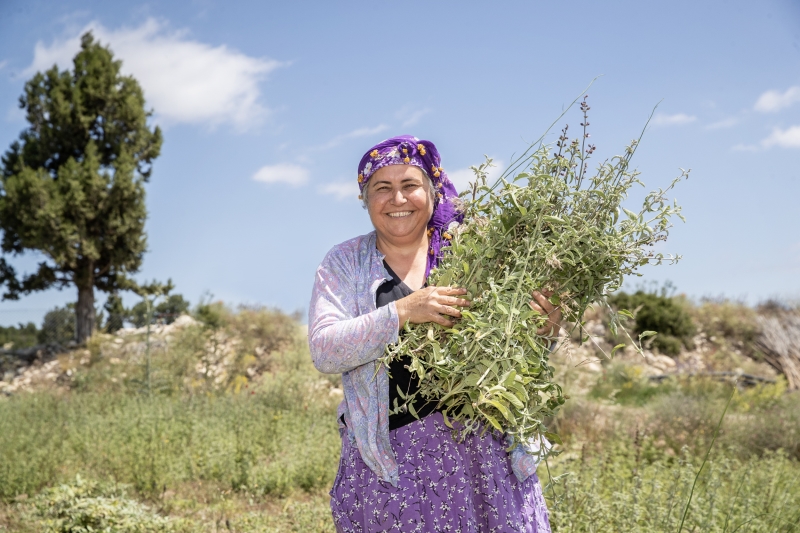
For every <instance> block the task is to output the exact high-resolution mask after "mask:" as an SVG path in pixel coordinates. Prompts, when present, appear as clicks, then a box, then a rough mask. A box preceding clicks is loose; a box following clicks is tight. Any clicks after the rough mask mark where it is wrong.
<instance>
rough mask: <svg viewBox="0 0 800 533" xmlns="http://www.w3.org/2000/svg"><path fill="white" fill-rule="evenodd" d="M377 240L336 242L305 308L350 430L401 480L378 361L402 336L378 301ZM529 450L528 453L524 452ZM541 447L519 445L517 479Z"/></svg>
mask: <svg viewBox="0 0 800 533" xmlns="http://www.w3.org/2000/svg"><path fill="white" fill-rule="evenodd" d="M383 258H384V255H383V254H382V253H380V252H379V251H378V249H377V247H376V246H375V232H374V231H373V232H371V233H368V234H367V235H362V236H360V237H356V238H355V239H350V240H349V241H345V242H343V243H341V244H338V245H336V246H334V247H333V249H331V251H329V252H328V254H327V255H326V256H325V259H323V260H322V263H321V264H320V265H319V267H318V268H317V273H316V279H315V281H314V290H313V292H312V295H311V305H310V306H309V310H308V344H309V347H310V348H311V357H312V359H313V360H314V366H316V367H317V370H319V371H320V372H324V373H326V374H342V387H343V388H344V400H342V403H341V405H339V416H341V415H342V414H344V415H345V420H347V434H348V436H349V438H350V439H351V442H355V444H356V445H357V447H358V450H359V452H360V453H361V458H362V459H363V460H364V462H365V463H366V464H367V466H369V467H370V469H371V470H372V471H373V472H375V474H376V475H377V476H378V477H380V478H381V479H382V480H384V481H387V482H389V483H391V484H392V485H394V486H397V484H398V481H399V477H398V466H397V460H396V459H395V455H394V451H393V450H392V447H391V444H390V443H389V376H388V374H387V371H386V367H385V366H384V365H382V364H380V363H379V362H378V361H377V359H378V358H379V357H381V356H382V355H383V352H384V349H385V348H386V345H387V344H391V343H393V342H396V341H397V336H398V331H399V329H400V323H399V319H398V315H397V307H396V306H395V303H394V302H392V303H390V304H389V305H387V306H384V307H381V308H380V309H378V308H376V307H375V294H376V292H377V290H378V287H379V286H380V284H381V283H383V282H384V281H385V280H388V279H391V276H390V275H389V273H388V272H387V271H386V269H385V268H384V266H383ZM526 450H527V451H526ZM537 451H538V446H536V444H535V443H534V444H533V445H530V446H525V447H523V446H521V445H519V446H517V447H516V448H514V450H513V451H511V453H510V457H511V468H512V470H513V471H514V474H515V475H516V476H517V478H518V479H519V480H520V481H524V480H525V479H526V478H527V477H528V476H530V475H531V474H533V473H534V472H535V471H536V466H537V465H538V462H539V460H538V457H537V456H536V455H532V454H531V453H528V452H532V453H534V454H535V453H536V452H537Z"/></svg>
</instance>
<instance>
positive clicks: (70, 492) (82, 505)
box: [34, 477, 192, 533]
mask: <svg viewBox="0 0 800 533" xmlns="http://www.w3.org/2000/svg"><path fill="white" fill-rule="evenodd" d="M34 504H35V509H36V512H35V514H36V516H37V517H38V518H39V519H40V526H41V529H40V530H39V531H42V532H43V533H87V532H91V531H98V532H101V531H107V532H114V533H178V532H182V531H192V529H190V528H189V524H188V523H187V522H185V521H183V520H174V519H171V518H166V517H163V516H159V515H157V514H155V513H153V512H152V511H151V510H150V509H149V508H148V507H147V506H145V505H142V504H141V503H139V502H137V501H135V500H131V499H129V498H128V497H127V491H126V488H125V486H124V485H117V484H101V483H98V482H94V481H85V480H83V479H81V478H80V477H77V478H76V479H75V481H73V482H72V483H69V484H65V485H60V486H58V487H54V488H50V489H46V490H44V491H43V492H42V493H41V494H40V495H39V496H37V497H36V499H35V501H34Z"/></svg>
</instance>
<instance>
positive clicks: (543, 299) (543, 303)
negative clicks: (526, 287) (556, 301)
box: [531, 291, 555, 315]
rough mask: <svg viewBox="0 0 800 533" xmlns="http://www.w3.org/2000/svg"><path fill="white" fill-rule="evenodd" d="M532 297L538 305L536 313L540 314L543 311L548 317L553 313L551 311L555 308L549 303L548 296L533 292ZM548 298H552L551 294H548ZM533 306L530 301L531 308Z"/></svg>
mask: <svg viewBox="0 0 800 533" xmlns="http://www.w3.org/2000/svg"><path fill="white" fill-rule="evenodd" d="M532 296H533V299H534V300H535V302H536V303H537V304H539V305H538V306H537V307H539V309H538V311H540V312H542V311H543V312H544V314H546V315H548V314H550V313H551V312H552V311H553V309H555V306H554V305H553V304H551V303H550V300H548V298H549V296H545V295H544V294H543V293H541V292H539V291H533V294H532ZM550 296H552V293H550ZM534 305H535V304H534V302H533V301H531V307H534Z"/></svg>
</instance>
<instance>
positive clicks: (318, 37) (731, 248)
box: [0, 0, 800, 325]
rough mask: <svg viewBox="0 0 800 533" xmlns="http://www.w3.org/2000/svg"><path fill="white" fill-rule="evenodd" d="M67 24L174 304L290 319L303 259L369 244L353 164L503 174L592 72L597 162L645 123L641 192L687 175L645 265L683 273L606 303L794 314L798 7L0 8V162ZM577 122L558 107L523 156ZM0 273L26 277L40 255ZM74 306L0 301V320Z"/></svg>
mask: <svg viewBox="0 0 800 533" xmlns="http://www.w3.org/2000/svg"><path fill="white" fill-rule="evenodd" d="M88 30H91V31H92V32H93V33H94V35H95V37H96V38H98V39H99V40H100V41H101V43H103V44H105V45H108V46H109V47H110V49H111V50H112V51H113V53H114V54H115V56H116V57H118V58H119V59H121V60H122V62H123V67H122V68H123V72H125V73H127V74H131V75H133V76H134V77H136V78H137V79H138V80H139V82H140V84H141V85H142V87H143V89H144V94H145V98H146V99H147V105H148V107H149V108H151V109H152V110H153V116H152V118H151V123H152V124H153V125H156V124H157V125H159V126H160V127H161V128H162V129H163V134H164V144H163V147H162V151H161V155H160V157H159V158H158V159H157V160H156V161H155V163H154V171H153V175H152V177H151V179H150V182H149V184H148V185H147V207H148V212H149V216H148V220H147V225H146V230H147V236H148V237H147V238H148V251H147V253H146V255H145V258H144V262H143V267H142V269H141V271H140V272H139V273H138V274H136V275H135V276H134V277H135V278H136V279H138V280H140V281H146V280H151V279H158V280H166V279H168V278H169V279H172V281H173V282H174V284H175V287H176V288H175V292H178V293H181V294H183V295H184V296H185V297H186V298H187V299H189V300H190V301H191V302H192V303H197V302H198V301H199V300H200V299H201V298H206V299H208V298H213V299H214V300H222V301H224V302H227V303H229V304H231V305H237V304H256V305H267V306H273V307H278V308H280V309H283V310H285V311H295V310H300V311H303V312H305V311H306V310H307V305H308V301H309V299H310V294H311V286H312V283H313V276H314V271H315V268H316V266H317V265H318V264H319V262H320V261H321V260H322V258H323V257H324V255H325V253H326V252H327V251H328V250H329V249H330V248H331V247H332V246H334V245H335V244H337V243H339V242H342V241H344V240H347V239H349V238H351V237H355V236H357V235H361V234H364V233H367V232H368V231H370V230H371V229H372V227H371V225H370V222H369V218H368V216H367V214H366V212H365V211H364V210H363V209H362V207H361V205H360V203H359V201H358V200H357V198H356V197H357V194H358V191H357V186H356V167H357V164H358V161H359V159H360V158H361V156H362V154H363V153H364V152H365V151H366V150H367V149H368V148H369V147H370V146H372V145H373V144H375V143H377V142H379V141H381V140H383V139H385V138H387V137H390V136H393V135H399V134H412V135H416V136H417V137H420V138H424V139H430V140H431V141H433V142H434V143H436V145H437V147H438V148H439V151H440V153H441V154H442V159H443V166H444V168H445V169H446V170H447V171H448V173H449V174H450V175H451V176H452V177H454V181H456V183H457V184H458V185H461V186H463V185H464V184H465V183H466V181H467V179H468V176H469V171H468V168H469V166H470V165H474V164H478V163H480V162H481V161H482V160H483V158H484V155H488V156H491V157H493V158H494V159H495V161H496V162H498V164H499V166H500V168H502V165H503V164H504V163H506V164H507V163H508V161H510V159H511V157H512V155H513V154H514V153H519V152H521V151H523V150H524V149H525V147H526V146H527V143H528V142H531V141H534V140H536V139H537V138H539V137H540V136H541V135H542V134H543V133H545V132H546V131H547V128H548V127H549V126H550V124H551V123H552V122H553V121H554V120H556V119H557V118H558V116H559V115H560V114H561V113H562V111H563V110H564V109H566V107H567V106H568V105H569V104H570V103H571V102H572V101H573V100H574V99H575V98H576V97H577V96H578V95H579V94H580V93H581V91H583V90H584V88H586V87H587V86H588V85H589V84H590V82H591V81H592V80H593V79H595V78H597V80H596V81H595V82H594V83H593V84H592V86H591V87H590V89H589V90H588V94H589V103H590V106H591V108H592V109H591V111H590V123H591V126H590V132H591V135H592V140H593V142H594V143H595V144H596V145H597V152H596V153H595V155H594V156H593V157H594V159H595V160H596V161H597V160H602V159H604V158H606V157H610V156H613V155H616V154H618V153H621V152H622V151H623V149H624V147H625V145H626V144H627V143H628V142H629V141H630V140H631V139H633V138H635V137H638V135H639V133H640V132H641V130H642V128H643V127H644V125H645V123H646V122H647V119H648V117H649V116H650V114H651V112H653V109H654V107H655V106H656V105H657V106H658V107H657V109H656V110H655V115H654V117H653V120H652V121H651V122H650V125H649V127H648V129H647V131H646V132H645V134H644V138H643V141H642V144H641V146H640V147H639V149H638V151H637V153H636V155H635V157H634V159H633V163H634V165H635V166H637V167H638V169H639V170H640V171H641V176H640V178H641V179H642V180H643V181H644V182H645V184H646V186H647V189H648V190H649V189H654V188H658V187H663V186H666V185H667V184H668V183H669V182H670V180H671V179H672V178H673V177H675V176H678V175H679V174H680V172H681V171H680V169H681V168H684V169H689V168H690V169H691V173H690V178H689V180H688V181H686V182H683V183H681V184H680V185H679V187H678V188H677V190H676V191H675V194H674V196H675V197H676V198H677V199H678V202H679V203H680V204H681V205H682V206H683V213H684V215H685V217H686V220H687V221H686V223H685V224H684V223H681V222H680V221H678V222H677V224H676V226H675V227H674V228H673V229H672V231H671V233H670V237H669V240H668V241H667V243H666V244H665V245H664V246H663V247H662V250H663V251H664V252H673V253H677V254H680V255H681V256H682V257H683V258H682V260H681V261H680V262H679V263H678V264H677V265H672V266H660V267H653V268H647V269H645V270H643V271H642V274H643V277H642V278H640V279H634V280H630V281H629V285H628V287H630V288H635V287H636V286H637V284H639V283H640V282H642V281H646V282H650V283H653V284H662V283H664V282H665V281H667V280H669V281H671V282H672V283H673V284H674V285H675V287H676V288H677V290H678V292H680V293H685V294H687V295H688V296H690V297H692V298H696V299H700V298H704V297H729V298H735V299H740V300H744V301H747V302H749V303H751V304H754V303H757V302H759V301H762V300H764V299H767V298H772V297H779V298H788V299H792V298H797V297H799V296H800V231H798V228H800V214H799V211H800V209H799V206H798V196H800V180H799V179H798V178H800V171H798V162H800V2H797V0H762V1H760V2H752V1H742V0H734V1H723V0H708V1H704V2H697V1H696V0H691V1H684V0H673V1H670V2H641V1H633V0H632V1H606V2H597V1H589V0H575V1H573V2H569V3H563V2H540V1H532V0H529V1H497V2H478V1H469V0H462V1H459V2H455V1H440V2H420V1H414V0H409V1H406V2H403V3H386V4H384V3H382V2H381V3H379V2H362V1H350V2H329V1H328V2H323V1H317V2H313V1H296V2H273V1H258V2H257V1H234V0H227V1H225V2H222V1H217V0H192V1H182V2H177V1H161V2H150V3H148V2H141V3H137V2H135V1H131V2H100V1H89V0H64V1H61V2H45V1H41V0H0V149H2V150H3V151H5V150H7V149H8V146H10V144H11V143H12V142H13V141H14V140H15V139H16V138H17V137H18V136H19V133H20V132H21V131H22V130H23V129H24V128H25V127H26V121H25V117H24V113H23V112H22V111H21V110H20V109H19V108H18V105H17V103H18V99H19V96H20V95H21V94H22V90H23V87H24V84H25V81H26V80H27V79H29V78H30V77H31V76H32V75H33V74H34V73H35V72H37V71H44V70H47V69H49V68H51V67H52V66H53V65H54V64H57V65H58V66H59V68H60V69H62V70H63V69H67V68H70V66H71V58H72V57H73V56H74V55H75V53H76V52H77V50H78V43H79V38H80V35H81V34H83V33H84V32H86V31H88ZM598 76H599V78H598ZM580 121H581V116H580V113H579V111H578V110H577V108H576V109H573V110H570V111H568V112H567V114H566V115H565V116H564V117H563V118H562V119H561V120H559V121H558V122H557V124H556V127H554V128H553V129H552V130H551V131H550V132H549V134H548V135H547V136H546V137H545V141H546V142H555V139H556V137H557V135H558V130H559V129H560V128H561V127H562V126H563V125H564V124H569V125H570V127H571V131H576V130H577V129H578V123H579V122H580ZM642 194H643V192H642V193H636V195H634V196H633V197H632V200H631V201H632V202H633V203H635V200H636V198H640V197H641V195H642ZM8 259H9V260H10V261H11V262H12V264H14V265H15V266H16V267H17V269H18V270H20V271H31V270H32V269H33V268H34V266H35V264H36V263H37V261H39V260H41V259H42V258H41V256H37V255H36V254H33V253H31V254H26V255H23V256H18V257H13V258H8ZM76 298H77V293H76V290H75V289H74V288H67V289H64V290H61V291H58V290H55V289H54V290H48V291H45V292H42V293H36V294H32V295H29V296H26V297H23V298H22V299H20V300H19V301H5V302H0V325H11V324H16V323H19V322H27V321H29V320H30V321H34V322H40V321H41V318H42V316H43V314H44V313H45V312H46V311H47V310H49V309H51V308H53V307H55V306H57V305H64V304H65V303H68V302H73V301H75V300H76ZM97 300H98V304H102V303H103V301H104V300H105V295H103V294H102V293H98V294H97ZM135 301H136V298H135V297H132V296H130V295H128V296H126V303H128V304H132V303H135Z"/></svg>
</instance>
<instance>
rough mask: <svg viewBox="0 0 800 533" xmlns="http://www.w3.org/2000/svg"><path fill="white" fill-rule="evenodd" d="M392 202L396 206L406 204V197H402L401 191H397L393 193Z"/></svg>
mask: <svg viewBox="0 0 800 533" xmlns="http://www.w3.org/2000/svg"><path fill="white" fill-rule="evenodd" d="M392 201H393V202H394V203H395V204H396V205H397V204H403V203H405V202H406V197H405V196H403V191H402V190H398V191H397V192H396V193H394V197H393V198H392Z"/></svg>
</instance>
